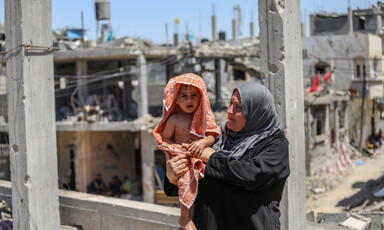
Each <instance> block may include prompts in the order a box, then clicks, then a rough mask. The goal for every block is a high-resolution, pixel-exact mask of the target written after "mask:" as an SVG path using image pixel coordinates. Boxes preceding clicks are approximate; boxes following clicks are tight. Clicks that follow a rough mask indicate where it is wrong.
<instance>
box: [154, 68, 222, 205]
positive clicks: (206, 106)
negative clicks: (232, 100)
mask: <svg viewBox="0 0 384 230" xmlns="http://www.w3.org/2000/svg"><path fill="white" fill-rule="evenodd" d="M181 84H186V85H193V86H195V87H196V88H198V89H200V93H201V101H200V104H199V106H198V107H197V109H196V111H195V113H194V115H193V119H192V123H191V127H190V130H189V132H190V133H191V134H194V135H195V136H197V137H201V138H204V137H205V136H206V133H210V134H211V135H212V134H213V135H215V138H217V137H218V136H219V135H220V128H219V126H217V125H216V122H215V117H214V116H213V113H212V110H211V105H210V103H209V98H208V92H207V87H206V85H205V82H204V80H203V79H202V78H201V77H200V76H198V75H196V74H191V73H187V74H183V75H180V76H177V77H174V78H172V79H171V80H169V82H168V84H167V86H166V87H165V89H164V99H163V118H162V120H161V121H160V122H159V124H158V125H157V126H156V127H155V129H154V130H153V135H154V136H155V139H156V142H157V146H158V147H159V149H161V150H163V151H165V152H167V153H171V154H173V155H177V154H181V153H183V154H186V153H187V152H184V151H182V150H180V149H178V148H176V147H174V146H171V145H168V144H167V143H165V142H164V141H163V138H162V136H161V133H162V131H163V129H164V126H165V124H166V123H167V120H168V118H169V117H170V116H171V115H172V114H173V113H174V112H175V109H176V108H177V107H178V106H177V105H176V96H177V93H178V91H179V88H180V85H181ZM189 162H190V163H189V171H188V172H187V173H186V174H184V176H182V177H180V179H179V181H178V187H179V200H180V202H181V203H182V204H183V205H184V206H186V207H188V208H190V207H191V206H192V204H193V202H194V201H195V199H196V196H197V189H198V181H199V179H200V178H202V176H203V175H204V168H205V164H204V163H203V161H202V160H200V159H197V158H192V157H191V158H190V161H189Z"/></svg>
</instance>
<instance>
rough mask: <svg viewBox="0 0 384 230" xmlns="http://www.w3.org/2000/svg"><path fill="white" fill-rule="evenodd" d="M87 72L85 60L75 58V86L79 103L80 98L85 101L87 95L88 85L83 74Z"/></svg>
mask: <svg viewBox="0 0 384 230" xmlns="http://www.w3.org/2000/svg"><path fill="white" fill-rule="evenodd" d="M87 74H88V64H87V61H86V60H77V61H76V75H77V87H78V90H79V91H78V93H77V95H78V97H77V98H78V101H79V103H81V98H82V99H83V100H84V103H86V100H87V96H88V85H87V79H86V78H85V75H87Z"/></svg>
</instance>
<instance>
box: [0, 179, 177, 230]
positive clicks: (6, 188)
mask: <svg viewBox="0 0 384 230" xmlns="http://www.w3.org/2000/svg"><path fill="white" fill-rule="evenodd" d="M0 200H5V201H6V202H7V204H8V205H9V206H10V207H12V199H11V183H10V182H8V181H0ZM59 203H60V221H61V225H71V226H81V229H84V230H90V229H92V230H102V229H114V230H123V229H124V230H152V229H156V230H176V229H178V224H177V220H178V218H179V215H180V209H179V208H172V207H167V206H161V205H156V204H149V203H144V202H138V201H132V200H124V199H118V198H110V197H104V196H97V195H92V194H85V193H78V192H73V191H65V190H59Z"/></svg>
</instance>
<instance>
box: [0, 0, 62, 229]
mask: <svg viewBox="0 0 384 230" xmlns="http://www.w3.org/2000/svg"><path fill="white" fill-rule="evenodd" d="M4 2H5V7H4V11H5V33H6V50H7V51H8V52H10V53H9V54H7V55H6V58H5V60H6V61H7V78H8V79H7V91H8V115H9V116H8V117H9V146H10V149H11V150H10V161H11V181H12V207H13V224H14V226H13V227H14V229H23V230H30V229H59V227H60V218H59V200H58V177H57V153H56V126H55V91H54V74H53V55H52V50H50V49H33V47H29V48H28V47H23V46H20V45H22V44H25V45H36V46H43V47H51V46H52V16H51V14H52V11H51V1H50V0H40V1H22V0H13V1H4Z"/></svg>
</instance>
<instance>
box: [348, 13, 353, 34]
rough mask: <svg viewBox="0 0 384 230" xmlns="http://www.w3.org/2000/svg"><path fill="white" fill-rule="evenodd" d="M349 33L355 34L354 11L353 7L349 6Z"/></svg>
mask: <svg viewBox="0 0 384 230" xmlns="http://www.w3.org/2000/svg"><path fill="white" fill-rule="evenodd" d="M348 34H353V13H352V9H351V7H348Z"/></svg>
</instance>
